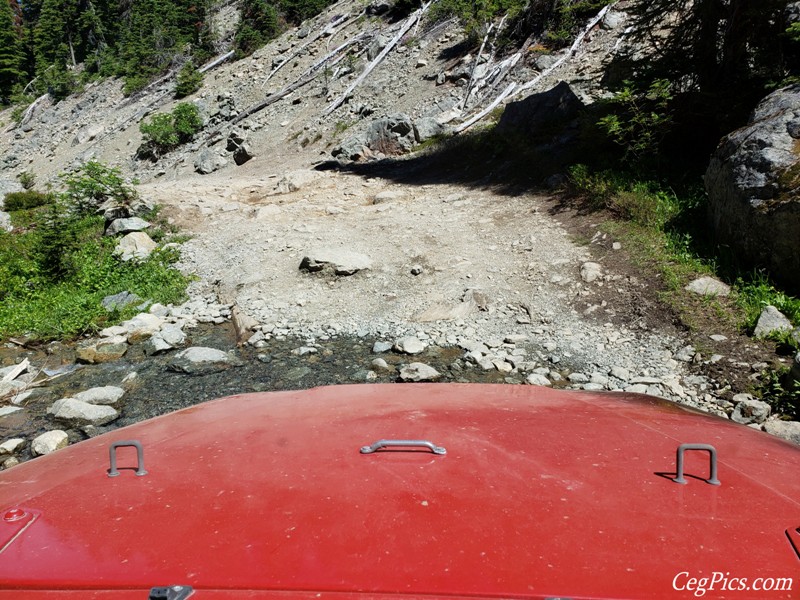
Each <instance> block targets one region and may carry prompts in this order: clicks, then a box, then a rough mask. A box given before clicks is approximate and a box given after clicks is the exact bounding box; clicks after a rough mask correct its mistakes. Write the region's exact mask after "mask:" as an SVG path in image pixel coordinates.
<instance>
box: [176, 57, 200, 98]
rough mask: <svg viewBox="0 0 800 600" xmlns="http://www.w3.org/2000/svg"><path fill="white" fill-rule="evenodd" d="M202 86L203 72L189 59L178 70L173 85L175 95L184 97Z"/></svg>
mask: <svg viewBox="0 0 800 600" xmlns="http://www.w3.org/2000/svg"><path fill="white" fill-rule="evenodd" d="M201 87H203V74H202V73H201V72H200V71H198V70H197V68H196V67H195V66H194V63H193V62H191V61H189V62H187V63H186V64H185V65H183V67H181V70H180V71H178V76H177V78H176V86H175V97H176V98H185V97H186V96H189V95H191V94H194V93H195V92H196V91H197V90H199V89H200V88H201Z"/></svg>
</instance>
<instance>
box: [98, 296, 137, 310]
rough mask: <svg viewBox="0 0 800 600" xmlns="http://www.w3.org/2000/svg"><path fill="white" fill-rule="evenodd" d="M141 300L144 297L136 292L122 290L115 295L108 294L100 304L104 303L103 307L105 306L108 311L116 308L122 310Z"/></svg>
mask: <svg viewBox="0 0 800 600" xmlns="http://www.w3.org/2000/svg"><path fill="white" fill-rule="evenodd" d="M141 302H142V299H141V298H140V297H139V296H137V295H136V294H132V293H130V292H120V293H119V294H114V295H113V296H106V297H105V298H103V299H102V300H101V301H100V304H102V305H103V308H105V309H106V310H107V311H108V312H112V311H115V310H122V309H123V308H125V307H127V306H130V305H131V304H140V303H141Z"/></svg>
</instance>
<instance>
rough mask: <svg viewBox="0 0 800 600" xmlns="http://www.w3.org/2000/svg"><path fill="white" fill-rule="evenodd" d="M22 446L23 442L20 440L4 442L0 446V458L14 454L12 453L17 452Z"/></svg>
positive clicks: (14, 439) (12, 439)
mask: <svg viewBox="0 0 800 600" xmlns="http://www.w3.org/2000/svg"><path fill="white" fill-rule="evenodd" d="M23 445H25V440H24V439H22V438H11V439H10V440H6V441H5V442H3V443H2V444H0V456H5V455H8V454H14V452H16V451H17V450H19V449H20V448H21V447H22V446H23Z"/></svg>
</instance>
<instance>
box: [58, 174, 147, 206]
mask: <svg viewBox="0 0 800 600" xmlns="http://www.w3.org/2000/svg"><path fill="white" fill-rule="evenodd" d="M61 178H62V180H63V181H64V184H65V186H66V191H65V193H64V199H65V201H66V202H67V203H68V204H69V205H70V207H75V208H77V209H78V211H79V212H84V213H85V212H94V211H95V210H96V209H97V208H98V207H99V206H100V205H101V204H103V203H104V202H105V201H106V200H113V201H114V202H116V203H117V204H124V205H130V204H131V203H132V202H133V201H134V200H136V199H137V198H138V197H139V195H138V193H137V192H136V190H135V189H134V188H133V187H132V186H131V184H130V183H128V182H127V181H126V180H125V178H123V177H122V173H121V172H120V170H119V169H117V168H113V167H107V166H106V165H104V164H102V163H99V162H96V161H89V162H87V163H86V164H85V165H83V166H82V167H81V168H80V169H78V171H76V172H75V173H69V174H65V175H61Z"/></svg>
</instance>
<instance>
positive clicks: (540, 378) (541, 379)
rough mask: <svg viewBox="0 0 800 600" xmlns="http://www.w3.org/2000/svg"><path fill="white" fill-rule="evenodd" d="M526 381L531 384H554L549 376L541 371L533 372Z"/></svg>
mask: <svg viewBox="0 0 800 600" xmlns="http://www.w3.org/2000/svg"><path fill="white" fill-rule="evenodd" d="M525 383H527V384H529V385H548V386H549V385H553V384H552V383H551V382H550V380H549V379H548V378H547V377H545V376H544V375H542V374H540V373H531V374H530V375H528V376H527V377H526V378H525Z"/></svg>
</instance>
